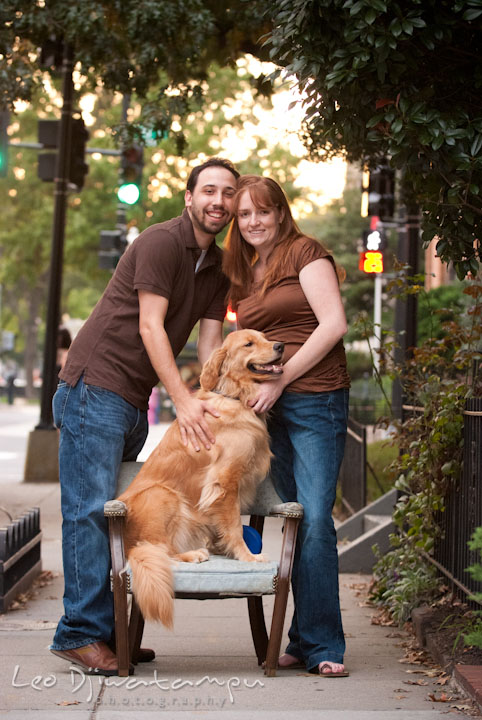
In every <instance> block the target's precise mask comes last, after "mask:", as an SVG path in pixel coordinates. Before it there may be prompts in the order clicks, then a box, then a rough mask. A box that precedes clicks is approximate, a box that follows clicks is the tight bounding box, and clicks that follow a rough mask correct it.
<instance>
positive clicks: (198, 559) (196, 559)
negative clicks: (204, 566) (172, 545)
mask: <svg viewBox="0 0 482 720" xmlns="http://www.w3.org/2000/svg"><path fill="white" fill-rule="evenodd" d="M174 559H175V560H178V561H179V562H189V563H202V562H206V560H209V550H207V549H206V548H199V549H198V550H187V551H186V552H183V553H179V554H178V555H175V556H174Z"/></svg>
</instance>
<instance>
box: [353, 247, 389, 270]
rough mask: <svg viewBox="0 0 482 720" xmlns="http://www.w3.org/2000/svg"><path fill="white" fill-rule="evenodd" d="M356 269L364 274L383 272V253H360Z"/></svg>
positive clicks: (368, 251)
mask: <svg viewBox="0 0 482 720" xmlns="http://www.w3.org/2000/svg"><path fill="white" fill-rule="evenodd" d="M358 268H359V269H360V270H363V272H366V273H382V272H383V253H381V252H374V251H371V250H367V251H366V252H361V253H360V262H359V263H358Z"/></svg>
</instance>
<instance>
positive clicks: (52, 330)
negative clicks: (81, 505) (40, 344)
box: [24, 44, 74, 482]
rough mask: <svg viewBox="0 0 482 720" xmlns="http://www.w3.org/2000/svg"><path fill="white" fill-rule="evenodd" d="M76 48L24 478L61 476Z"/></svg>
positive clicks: (66, 60)
mask: <svg viewBox="0 0 482 720" xmlns="http://www.w3.org/2000/svg"><path fill="white" fill-rule="evenodd" d="M72 70H73V48H72V46H71V45H69V44H64V51H63V62H62V93H63V105H62V114H61V119H60V130H59V148H58V154H57V161H56V170H55V176H56V177H55V186H54V187H55V189H54V217H53V226H52V251H51V256H50V275H49V294H48V303H47V323H46V332H45V345H44V362H43V374H42V394H41V403H40V421H39V423H38V425H37V426H36V427H35V429H34V430H33V431H32V432H31V433H30V435H29V441H28V447H27V457H26V461H25V473H24V481H25V482H32V481H34V482H35V481H48V480H57V479H58V434H57V431H56V429H55V427H54V424H53V420H52V398H53V395H54V393H55V389H56V387H55V385H56V378H57V373H56V364H57V333H58V327H59V320H60V298H61V291H62V270H63V253H64V238H65V217H66V209H67V194H68V177H69V158H70V143H71V130H72V102H73V91H74V87H73V82H72Z"/></svg>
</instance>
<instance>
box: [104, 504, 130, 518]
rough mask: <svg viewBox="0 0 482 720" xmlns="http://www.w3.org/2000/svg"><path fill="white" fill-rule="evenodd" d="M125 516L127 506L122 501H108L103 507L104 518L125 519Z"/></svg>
mask: <svg viewBox="0 0 482 720" xmlns="http://www.w3.org/2000/svg"><path fill="white" fill-rule="evenodd" d="M126 515H127V505H126V504H125V503H123V502H122V500H109V501H108V502H106V503H105V505H104V516H105V517H125V516H126Z"/></svg>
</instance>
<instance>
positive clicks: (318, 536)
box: [224, 175, 350, 677]
mask: <svg viewBox="0 0 482 720" xmlns="http://www.w3.org/2000/svg"><path fill="white" fill-rule="evenodd" d="M234 207H235V210H234V219H233V223H232V226H231V228H230V231H229V234H228V237H227V239H226V250H225V256H224V272H225V273H226V275H228V277H229V278H230V280H231V290H230V302H231V305H232V307H233V309H235V310H236V311H237V314H238V324H239V326H240V327H243V328H254V329H256V330H260V331H262V332H264V333H265V334H266V336H267V337H268V338H269V339H273V340H279V341H282V342H284V343H285V354H284V358H283V359H284V369H283V374H282V375H281V376H280V377H279V379H277V380H270V381H268V382H261V383H260V385H259V391H258V394H257V397H256V398H255V400H254V401H253V403H252V406H253V408H254V410H256V412H259V413H261V412H266V411H268V410H270V413H269V416H268V429H269V432H270V436H271V447H272V450H273V453H274V459H273V462H272V466H271V474H272V477H273V481H274V484H275V487H276V489H277V491H278V493H279V495H280V497H281V498H282V499H283V500H284V501H285V502H287V501H290V500H297V501H298V502H300V503H302V504H303V506H304V509H305V512H304V519H303V522H302V525H301V527H300V533H299V536H298V543H297V548H296V554H295V562H294V567H293V576H292V582H293V596H294V601H295V611H294V616H293V621H292V624H291V628H290V631H289V638H290V643H289V644H288V647H287V648H286V652H285V653H284V654H283V655H281V657H280V658H279V666H280V667H285V668H295V667H297V668H299V667H300V665H301V666H306V667H307V668H308V670H310V671H312V672H317V673H319V674H320V675H322V676H324V677H346V676H347V675H348V673H347V672H346V671H345V668H344V665H343V655H344V651H345V640H344V634H343V627H342V621H341V613H340V603H339V596H338V554H337V549H336V533H335V528H334V524H333V519H332V515H331V513H332V509H333V504H334V501H335V493H336V481H337V476H338V470H339V467H340V463H341V460H342V457H343V450H344V444H345V436H346V424H347V416H348V388H349V386H350V380H349V377H348V374H347V371H346V359H345V351H344V348H343V342H342V337H343V335H344V334H345V332H346V330H347V326H346V318H345V313H344V310H343V305H342V301H341V297H340V291H339V287H338V279H337V274H336V269H335V264H334V261H333V258H332V257H331V255H330V254H329V253H328V252H327V251H326V250H325V249H324V248H323V247H322V245H320V244H319V243H318V242H316V241H315V240H313V239H312V238H309V237H307V236H306V235H303V233H302V232H301V231H300V230H299V228H298V227H297V225H296V223H295V222H294V220H293V217H292V215H291V211H290V208H289V205H288V202H287V200H286V197H285V195H284V193H283V191H282V189H281V188H280V187H279V185H278V184H277V183H276V182H275V181H274V180H271V179H270V178H265V177H258V176H256V175H245V176H243V177H241V178H240V179H239V181H238V189H237V192H236V197H235V205H234Z"/></svg>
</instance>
